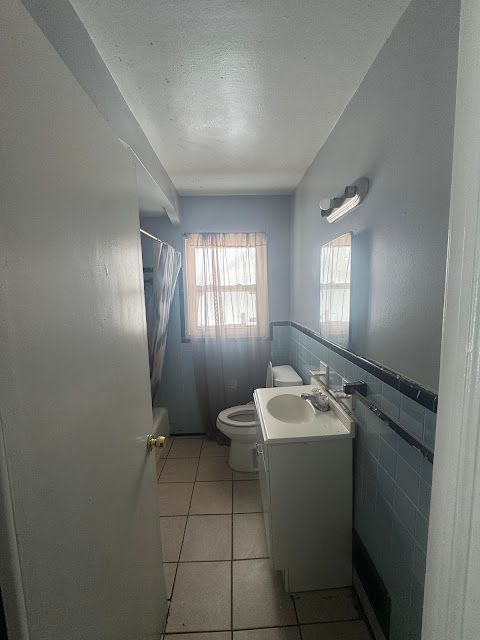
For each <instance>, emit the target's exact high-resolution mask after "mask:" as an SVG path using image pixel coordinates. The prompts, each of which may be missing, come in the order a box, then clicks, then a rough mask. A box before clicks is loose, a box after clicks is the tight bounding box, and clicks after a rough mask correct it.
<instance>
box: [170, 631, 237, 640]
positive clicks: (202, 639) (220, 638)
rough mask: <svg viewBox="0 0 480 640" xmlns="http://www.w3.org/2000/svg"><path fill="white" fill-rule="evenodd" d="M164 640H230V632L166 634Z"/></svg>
mask: <svg viewBox="0 0 480 640" xmlns="http://www.w3.org/2000/svg"><path fill="white" fill-rule="evenodd" d="M164 638H165V640H167V638H169V639H170V640H230V631H212V633H167V634H166V635H165V636H164Z"/></svg>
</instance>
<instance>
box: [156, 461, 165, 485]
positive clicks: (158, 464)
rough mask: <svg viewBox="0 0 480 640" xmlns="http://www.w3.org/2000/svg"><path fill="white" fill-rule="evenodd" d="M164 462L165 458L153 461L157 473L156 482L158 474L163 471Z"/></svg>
mask: <svg viewBox="0 0 480 640" xmlns="http://www.w3.org/2000/svg"><path fill="white" fill-rule="evenodd" d="M165 460H166V458H157V459H156V460H155V470H156V473H157V480H158V479H159V478H160V474H161V473H162V471H163V467H164V466H165Z"/></svg>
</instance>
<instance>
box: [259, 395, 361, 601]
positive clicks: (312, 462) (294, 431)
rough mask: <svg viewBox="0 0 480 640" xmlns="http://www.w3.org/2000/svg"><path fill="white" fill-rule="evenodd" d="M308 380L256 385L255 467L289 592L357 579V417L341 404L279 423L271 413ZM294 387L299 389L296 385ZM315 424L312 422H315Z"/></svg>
mask: <svg viewBox="0 0 480 640" xmlns="http://www.w3.org/2000/svg"><path fill="white" fill-rule="evenodd" d="M310 389H311V386H304V387H292V388H283V389H277V390H274V389H259V390H257V391H256V392H255V404H256V406H257V412H258V415H259V426H258V434H257V435H258V439H257V440H258V441H257V454H258V469H259V478H260V486H261V493H262V502H263V509H264V518H265V529H266V533H267V542H268V552H269V557H270V563H271V566H272V568H274V569H279V570H281V571H283V575H284V584H285V589H286V591H306V590H314V589H329V588H335V587H343V586H347V585H351V584H352V551H351V546H352V438H353V436H354V431H355V429H354V427H355V423H354V421H353V419H352V418H351V416H349V415H348V413H347V412H345V411H344V410H343V409H342V408H341V407H335V409H334V408H332V409H331V410H330V411H329V412H327V414H323V415H319V414H318V413H317V416H316V417H318V421H317V423H316V424H311V423H309V424H308V425H305V424H304V423H302V424H298V423H292V422H289V423H283V424H281V423H282V421H281V420H278V419H277V420H276V423H277V424H276V423H275V421H274V420H273V421H272V419H271V418H272V416H271V415H270V414H269V411H268V407H269V404H268V403H269V400H270V399H272V397H273V396H274V395H277V394H279V393H286V392H287V393H290V394H292V395H293V394H295V395H298V396H300V395H301V394H302V393H305V392H308V390H310ZM294 390H295V391H294ZM312 422H313V421H312Z"/></svg>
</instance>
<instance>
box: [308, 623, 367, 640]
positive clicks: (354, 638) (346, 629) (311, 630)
mask: <svg viewBox="0 0 480 640" xmlns="http://www.w3.org/2000/svg"><path fill="white" fill-rule="evenodd" d="M301 629H302V638H303V640H372V636H371V635H370V632H369V631H368V628H367V625H366V624H365V622H363V620H354V621H353V622H330V623H327V624H307V625H304V624H302V626H301Z"/></svg>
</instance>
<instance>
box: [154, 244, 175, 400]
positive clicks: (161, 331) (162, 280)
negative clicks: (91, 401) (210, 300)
mask: <svg viewBox="0 0 480 640" xmlns="http://www.w3.org/2000/svg"><path fill="white" fill-rule="evenodd" d="M180 266H181V258H180V254H179V252H178V251H175V249H174V248H173V247H171V246H170V245H169V244H167V243H166V242H161V241H158V240H155V241H154V246H153V273H152V281H151V288H150V289H147V287H145V297H146V301H145V303H146V304H145V306H146V311H147V337H148V356H149V361H150V387H151V392H152V405H153V406H154V407H156V406H158V403H159V395H160V381H161V379H162V371H163V362H164V359H165V348H166V344H167V328H168V319H169V317H170V307H171V304H172V299H173V294H174V293H175V285H176V283H177V277H178V273H179V271H180Z"/></svg>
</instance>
